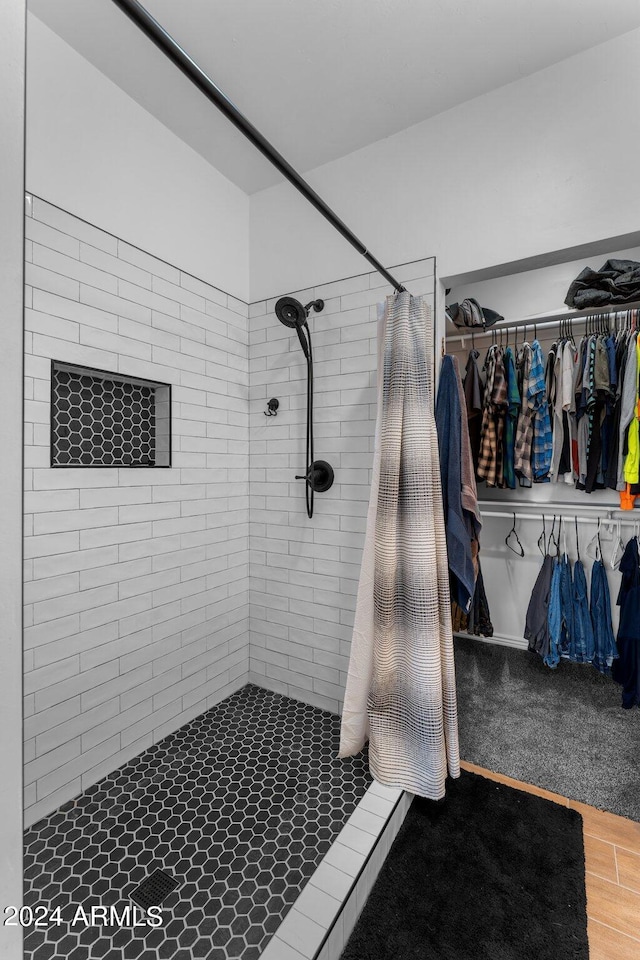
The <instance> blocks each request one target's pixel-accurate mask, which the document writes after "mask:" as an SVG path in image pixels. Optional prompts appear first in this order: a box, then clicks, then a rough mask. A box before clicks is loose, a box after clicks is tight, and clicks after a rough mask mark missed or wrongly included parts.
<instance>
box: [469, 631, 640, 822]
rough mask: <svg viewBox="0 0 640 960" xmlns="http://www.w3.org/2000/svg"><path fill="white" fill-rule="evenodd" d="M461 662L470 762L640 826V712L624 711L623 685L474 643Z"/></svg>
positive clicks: (587, 670) (585, 667) (578, 667)
mask: <svg viewBox="0 0 640 960" xmlns="http://www.w3.org/2000/svg"><path fill="white" fill-rule="evenodd" d="M455 655H456V686H457V692H458V726H459V732H460V755H461V756H462V757H464V759H465V760H469V761H471V762H472V763H477V764H478V766H480V767H485V768H486V769H488V770H495V771H497V772H499V773H505V774H507V776H509V777H513V778H514V779H515V780H522V781H524V782H525V783H535V784H536V786H538V787H544V788H545V789H546V790H551V791H552V792H553V793H559V794H561V795H562V796H563V797H571V798H572V799H573V800H581V801H582V802H583V803H588V804H591V806H593V807H600V808H601V809H603V810H609V811H610V812H611V813H617V814H618V815H619V816H621V817H629V818H630V819H632V820H639V821H640V790H639V789H638V756H639V755H640V712H639V711H638V709H637V708H636V709H635V710H623V709H622V706H621V693H620V687H619V686H618V684H617V683H614V682H613V680H611V678H608V677H603V676H601V674H599V673H598V671H597V670H594V669H593V667H592V666H590V665H589V664H588V663H569V662H565V661H564V660H563V661H562V662H561V663H560V664H559V665H558V668H557V670H550V669H549V668H548V667H546V666H545V665H544V663H543V662H542V660H541V659H540V657H539V656H538V655H537V654H535V653H529V652H528V651H527V650H514V649H512V648H510V647H503V646H498V645H497V644H492V643H483V642H482V641H481V640H476V639H475V638H473V637H464V638H463V637H458V638H456V641H455Z"/></svg>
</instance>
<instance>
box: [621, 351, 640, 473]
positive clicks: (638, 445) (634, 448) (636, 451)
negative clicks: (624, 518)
mask: <svg viewBox="0 0 640 960" xmlns="http://www.w3.org/2000/svg"><path fill="white" fill-rule="evenodd" d="M636 371H640V338H639V339H637V340H636ZM634 386H635V397H634V399H635V403H634V407H633V411H632V414H631V420H630V423H629V429H628V433H627V448H628V453H627V456H626V458H625V461H624V479H625V483H631V484H636V483H638V480H639V479H640V429H639V425H638V415H639V413H640V410H639V405H640V395H639V392H638V372H636V374H635V377H634Z"/></svg>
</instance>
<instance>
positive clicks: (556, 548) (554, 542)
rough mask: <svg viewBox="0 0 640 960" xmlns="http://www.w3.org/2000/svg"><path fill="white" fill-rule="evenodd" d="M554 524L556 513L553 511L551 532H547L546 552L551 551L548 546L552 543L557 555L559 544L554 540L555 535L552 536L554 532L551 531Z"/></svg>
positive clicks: (553, 528)
mask: <svg viewBox="0 0 640 960" xmlns="http://www.w3.org/2000/svg"><path fill="white" fill-rule="evenodd" d="M555 526H556V515H555V513H554V515H553V523H552V524H551V533H550V534H549V541H548V544H547V553H551V549H550V547H551V544H552V543H553V546H554V547H555V551H556V555H557V553H558V549H559V544H558V541H557V540H556V538H555V536H554V532H553V531H554V530H555Z"/></svg>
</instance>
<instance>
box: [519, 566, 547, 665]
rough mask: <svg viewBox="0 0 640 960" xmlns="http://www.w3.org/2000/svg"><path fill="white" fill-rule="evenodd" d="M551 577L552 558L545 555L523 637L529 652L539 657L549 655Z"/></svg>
mask: <svg viewBox="0 0 640 960" xmlns="http://www.w3.org/2000/svg"><path fill="white" fill-rule="evenodd" d="M552 575H553V557H551V556H549V554H546V556H545V558H544V560H543V561H542V566H541V567H540V572H539V574H538V577H537V580H536V582H535V584H534V587H533V590H532V591H531V600H530V601H529V606H528V608H527V618H526V621H525V627H524V636H525V639H526V640H528V641H529V650H535V652H536V653H539V654H540V656H541V657H546V655H547V654H548V653H549V592H550V590H551V577H552Z"/></svg>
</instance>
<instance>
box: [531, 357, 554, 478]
mask: <svg viewBox="0 0 640 960" xmlns="http://www.w3.org/2000/svg"><path fill="white" fill-rule="evenodd" d="M529 397H530V404H531V406H532V408H533V412H534V413H533V444H532V447H531V472H532V475H533V479H534V480H536V481H538V482H540V481H543V480H546V479H547V478H548V473H549V469H550V467H551V452H552V449H553V436H552V433H551V420H550V418H549V404H548V402H547V391H546V388H545V382H544V366H543V363H542V349H541V347H540V343H539V342H538V340H534V341H533V343H532V345H531V370H530V374H529Z"/></svg>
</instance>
